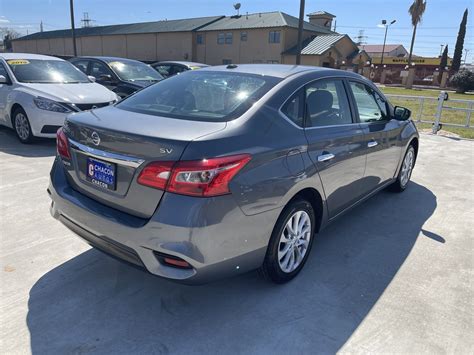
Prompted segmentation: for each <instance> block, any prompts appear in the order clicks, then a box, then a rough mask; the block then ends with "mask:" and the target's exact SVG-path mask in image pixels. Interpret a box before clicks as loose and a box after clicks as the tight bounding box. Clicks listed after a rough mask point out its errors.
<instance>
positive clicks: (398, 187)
mask: <svg viewBox="0 0 474 355" xmlns="http://www.w3.org/2000/svg"><path fill="white" fill-rule="evenodd" d="M415 159H416V153H415V148H413V145H410V146H409V147H408V149H407V151H406V153H405V156H404V157H403V161H402V165H401V166H400V171H399V172H398V176H397V179H396V180H395V182H394V183H393V184H392V185H390V187H389V189H390V190H391V191H393V192H403V191H405V189H406V188H407V186H408V183H409V182H410V178H411V173H412V171H413V167H414V166H415ZM407 169H408V170H407Z"/></svg>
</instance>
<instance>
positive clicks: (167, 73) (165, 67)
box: [155, 64, 173, 78]
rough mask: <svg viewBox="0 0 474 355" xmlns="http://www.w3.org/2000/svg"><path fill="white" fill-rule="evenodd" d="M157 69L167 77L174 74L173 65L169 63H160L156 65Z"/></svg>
mask: <svg viewBox="0 0 474 355" xmlns="http://www.w3.org/2000/svg"><path fill="white" fill-rule="evenodd" d="M155 69H156V70H158V73H160V74H161V75H163V76H164V77H165V78H167V77H169V76H170V75H173V73H172V71H171V65H169V64H162V65H158V66H156V67H155Z"/></svg>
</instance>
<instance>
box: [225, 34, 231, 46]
mask: <svg viewBox="0 0 474 355" xmlns="http://www.w3.org/2000/svg"><path fill="white" fill-rule="evenodd" d="M225 43H226V44H232V32H228V33H226V34H225Z"/></svg>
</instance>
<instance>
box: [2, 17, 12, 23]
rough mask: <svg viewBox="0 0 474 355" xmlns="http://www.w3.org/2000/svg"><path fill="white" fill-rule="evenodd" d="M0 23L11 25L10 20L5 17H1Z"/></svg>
mask: <svg viewBox="0 0 474 355" xmlns="http://www.w3.org/2000/svg"><path fill="white" fill-rule="evenodd" d="M0 23H10V20H9V19H7V18H6V17H5V16H0Z"/></svg>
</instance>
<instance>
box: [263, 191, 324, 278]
mask: <svg viewBox="0 0 474 355" xmlns="http://www.w3.org/2000/svg"><path fill="white" fill-rule="evenodd" d="M298 216H299V220H298ZM294 218H295V219H297V221H300V222H301V223H303V224H302V227H301V228H299V232H300V233H299V234H293V235H291V231H290V229H294V228H291V226H292V222H294V221H295V219H294ZM315 225H316V224H315V214H314V210H313V207H312V206H311V204H310V203H309V202H308V201H306V200H303V199H295V200H294V201H292V202H290V203H289V204H288V205H287V206H286V207H285V209H284V210H283V212H282V213H281V215H280V217H279V218H278V220H277V222H276V224H275V227H274V228H273V232H272V236H271V238H270V243H269V244H268V249H267V254H266V255H265V260H264V262H263V265H262V267H261V268H260V273H261V274H262V275H263V276H264V277H265V278H266V279H267V280H270V281H273V282H275V283H277V284H282V283H285V282H288V281H290V280H292V279H293V278H294V277H295V276H296V275H298V273H299V272H300V271H301V269H302V268H303V266H304V264H305V263H306V260H307V259H308V255H309V253H310V251H311V246H312V244H313V239H314V231H315ZM298 235H299V237H298ZM286 248H288V249H287V252H286V253H285V252H284V251H285V249H286ZM291 254H293V255H291ZM291 258H293V259H291ZM291 260H293V264H292V262H291ZM285 261H286V262H285ZM290 264H291V265H290Z"/></svg>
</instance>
